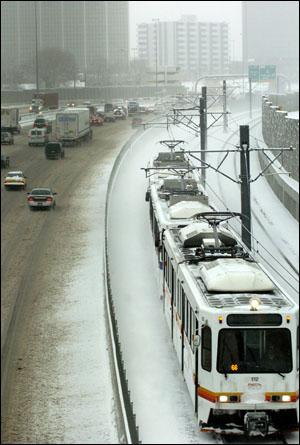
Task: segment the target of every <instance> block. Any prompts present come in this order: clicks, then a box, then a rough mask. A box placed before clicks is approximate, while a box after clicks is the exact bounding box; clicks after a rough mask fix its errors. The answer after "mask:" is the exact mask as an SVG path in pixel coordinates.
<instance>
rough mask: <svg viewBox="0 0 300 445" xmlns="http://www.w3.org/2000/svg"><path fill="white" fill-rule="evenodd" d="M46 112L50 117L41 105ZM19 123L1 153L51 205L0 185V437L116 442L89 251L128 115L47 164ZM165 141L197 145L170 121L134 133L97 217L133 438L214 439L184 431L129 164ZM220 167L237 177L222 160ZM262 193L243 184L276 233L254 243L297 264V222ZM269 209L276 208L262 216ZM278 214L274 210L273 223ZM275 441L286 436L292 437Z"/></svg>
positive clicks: (94, 264)
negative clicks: (33, 207) (32, 202)
mask: <svg viewBox="0 0 300 445" xmlns="http://www.w3.org/2000/svg"><path fill="white" fill-rule="evenodd" d="M45 117H46V116H45ZM47 117H49V118H50V119H51V113H50V116H47ZM52 117H53V114H52ZM26 119H27V120H26ZM26 119H24V121H23V123H22V121H21V125H22V127H23V124H24V127H23V131H22V134H21V135H20V136H16V137H15V145H14V146H9V147H8V146H7V147H2V151H4V153H5V154H9V156H10V158H11V165H10V170H12V169H21V170H23V171H24V173H25V174H26V175H27V176H28V182H29V184H28V189H29V190H30V188H31V187H33V186H37V185H39V186H42V185H44V186H47V185H48V186H52V187H53V188H54V189H55V191H57V192H58V196H57V209H56V210H55V212H34V213H32V212H29V210H28V208H27V205H26V197H25V195H24V193H23V192H20V191H10V192H7V191H5V190H3V187H2V189H1V192H2V200H1V206H2V207H1V210H2V220H1V225H2V231H1V237H2V239H1V241H2V243H1V249H2V250H1V260H2V263H1V267H2V289H1V290H2V311H1V312H2V328H1V329H2V348H3V349H2V358H4V359H5V360H4V361H2V366H3V369H2V371H4V373H2V376H3V378H4V382H5V388H4V390H3V393H2V395H3V396H4V397H3V399H2V401H3V406H2V408H3V409H2V415H3V418H2V425H3V426H2V442H3V443H123V441H124V437H123V436H122V426H121V421H120V415H119V407H118V402H117V397H116V395H115V382H114V381H112V377H111V376H112V373H111V370H110V365H111V355H110V349H111V345H110V341H109V339H108V337H107V331H106V315H105V308H104V298H103V294H104V292H103V266H102V253H103V241H104V216H105V215H104V209H105V194H106V187H107V181H108V177H109V174H110V171H111V168H112V164H113V162H114V159H115V157H116V155H117V154H118V152H119V150H120V149H121V147H122V145H123V144H124V143H125V141H126V140H128V138H129V137H130V136H131V135H133V134H134V131H133V130H132V129H131V126H130V123H129V121H125V122H118V123H116V124H106V125H104V127H103V128H96V129H94V139H93V141H92V142H91V143H87V144H83V145H82V146H81V147H73V148H71V147H70V148H68V147H67V150H66V159H65V160H61V161H47V160H46V159H45V158H44V154H43V149H42V148H40V147H28V145H27V139H26V133H27V130H26V125H30V124H31V122H32V120H33V116H27V117H26ZM235 120H236V123H235V124H233V122H231V124H230V125H231V126H232V128H233V129H234V130H237V128H238V124H245V123H247V118H246V117H245V115H240V116H237V115H236V116H235ZM25 122H26V123H25ZM210 134H211V136H210V137H209V147H215V146H218V147H219V148H220V147H223V146H224V140H226V139H229V138H230V140H229V142H230V143H231V144H236V143H237V141H238V135H235V136H233V137H232V132H228V134H223V133H222V130H220V129H216V130H214V131H213V133H210ZM256 135H257V134H256ZM173 137H174V138H179V139H184V140H186V141H187V143H188V144H186V146H185V148H186V149H187V146H189V147H191V149H195V147H199V137H196V136H195V134H191V133H186V131H185V130H183V129H180V128H177V127H176V128H175V127H170V129H169V131H166V130H164V129H162V128H149V129H146V130H145V131H143V130H140V131H139V132H138V134H137V137H136V140H135V141H134V142H133V143H132V144H131V146H130V149H129V150H128V152H126V153H125V155H124V158H123V160H122V162H121V163H120V165H119V167H118V171H117V173H116V176H115V178H114V183H113V188H112V191H111V196H110V201H109V215H108V222H109V240H108V241H109V260H110V271H111V280H112V290H113V296H114V300H115V307H116V312H117V317H118V325H119V332H120V337H121V339H122V341H121V343H122V350H123V354H124V360H125V366H126V369H127V373H128V374H127V375H128V379H129V388H130V390H131V397H132V400H133V403H134V411H135V413H136V415H137V424H138V426H139V430H140V439H141V440H142V441H143V443H215V438H214V437H212V436H209V435H207V434H200V433H199V432H198V431H197V426H196V419H195V416H194V413H193V406H192V403H191V401H190V398H189V395H188V392H187V389H186V386H185V382H184V381H183V379H182V376H181V372H180V370H179V369H178V363H177V359H176V356H175V353H174V349H173V346H172V343H171V339H170V338H169V331H168V329H167V325H166V322H165V318H164V315H163V312H162V306H161V300H160V295H159V288H158V279H157V259H156V256H155V252H154V247H153V240H152V236H151V232H150V223H149V211H148V203H147V202H145V192H146V188H147V181H146V179H145V173H144V171H142V170H141V168H142V167H145V166H146V165H147V164H148V161H149V158H150V157H151V156H154V155H156V153H157V152H158V151H161V148H162V146H161V145H160V144H159V141H160V140H162V139H172V138H173ZM213 141H214V144H213V143H212V142H213ZM215 144H216V145H215ZM254 165H255V164H254V163H253V174H255V172H256V170H254ZM228 168H230V169H232V174H235V175H236V174H237V172H236V169H237V166H235V163H234V162H232V163H230V164H229V165H226V169H228ZM255 168H258V167H255ZM226 171H227V170H226ZM5 172H6V170H2V172H1V179H2V183H3V178H4V175H5ZM207 178H208V185H209V191H210V193H211V197H212V199H214V200H216V205H219V206H220V201H219V202H217V199H216V194H218V195H219V196H220V197H221V199H222V201H224V198H226V197H227V196H226V195H228V196H230V200H229V201H228V203H227V204H226V205H228V206H229V207H230V208H231V210H235V211H238V210H239V193H238V190H235V189H232V190H231V189H229V188H228V187H229V186H228V184H227V183H226V186H224V185H222V184H221V182H220V179H219V177H217V176H214V174H209V175H208V177H207ZM218 188H219V190H218ZM224 190H226V192H227V193H224ZM265 193H266V191H265V190H263V192H262V191H260V190H256V191H253V198H254V203H255V205H256V201H258V205H256V208H255V213H256V215H257V218H258V219H259V221H260V222H262V221H263V222H264V219H266V220H270V221H272V224H269V226H270V227H271V228H272V227H273V229H274V230H275V232H272V233H270V234H269V235H270V236H265V238H266V239H264V240H263V243H264V245H266V247H267V248H268V250H269V249H270V250H271V252H273V254H274V256H275V257H278V248H277V247H278V246H277V247H276V248H275V249H274V246H273V247H272V243H271V240H272V238H273V239H278V240H279V239H280V250H282V251H283V253H284V256H286V257H287V258H288V261H289V262H290V263H291V264H293V265H294V266H295V267H296V266H297V264H298V263H297V262H295V258H297V250H296V248H295V249H294V250H293V249H291V248H290V247H291V246H292V245H294V244H293V243H294V241H295V227H297V223H295V222H294V221H293V220H290V219H289V217H288V216H287V214H286V211H285V210H284V209H283V208H282V207H280V208H278V207H277V204H278V203H277V204H276V205H275V204H274V205H273V207H272V203H271V201H270V198H269V196H268V197H267V195H265ZM224 195H225V196H224ZM257 196H258V197H257ZM262 197H266V199H267V201H268V202H264V201H262V199H261V198H262ZM272 199H274V196H273V198H272ZM255 200H256V201H255ZM260 209H263V211H264V213H262V212H261V213H262V215H260V213H259V212H260ZM268 209H270V212H272V211H273V212H274V209H275V216H274V215H273V216H272V213H269V210H268ZM279 211H280V212H281V213H282V215H283V216H280V224H277V221H276V219H277V218H278V213H277V212H279ZM264 215H265V216H264ZM262 216H264V218H263V217H262ZM274 218H275V219H274ZM255 221H256V219H255ZM255 221H254V224H255V225H254V231H255V236H257V238H258V239H260V238H259V236H261V235H262V234H263V233H265V230H261V231H260V232H259V230H260V228H261V225H260V224H257V223H256V222H255ZM263 226H264V228H266V225H265V224H263ZM287 226H288V227H289V230H288V231H287V230H285V228H286V227H287ZM268 230H269V228H268ZM265 243H268V244H265ZM297 244H298V243H297ZM297 244H296V245H297ZM282 258H283V256H282V257H281V258H280V261H281V262H282V261H283V260H282ZM283 285H285V283H284V281H283ZM78 419H79V420H78ZM287 439H288V443H297V442H298V440H297V439H298V435H297V434H292V435H290V436H289V437H288V438H287ZM256 443H259V442H256ZM263 443H266V442H265V441H264V442H263Z"/></svg>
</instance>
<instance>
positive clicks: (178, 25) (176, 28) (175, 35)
mask: <svg viewBox="0 0 300 445" xmlns="http://www.w3.org/2000/svg"><path fill="white" fill-rule="evenodd" d="M138 54H139V58H140V59H143V60H145V61H146V62H147V63H148V65H149V66H150V67H151V68H152V69H156V67H158V69H159V70H161V69H164V67H165V66H176V67H180V69H181V71H182V72H183V73H184V74H185V77H189V78H196V77H200V76H202V75H206V74H221V73H226V72H228V63H229V52H228V24H227V23H225V22H221V23H204V22H198V21H197V18H196V16H190V15H189V16H182V18H181V19H180V20H178V21H175V22H165V21H158V20H157V21H153V22H152V23H141V24H139V25H138Z"/></svg>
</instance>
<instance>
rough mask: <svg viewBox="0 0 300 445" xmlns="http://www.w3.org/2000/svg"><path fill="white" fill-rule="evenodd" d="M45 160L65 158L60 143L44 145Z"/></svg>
mask: <svg viewBox="0 0 300 445" xmlns="http://www.w3.org/2000/svg"><path fill="white" fill-rule="evenodd" d="M45 156H46V159H59V158H60V159H63V158H64V157H65V149H64V146H63V144H62V143H61V142H58V141H53V142H47V144H46V145H45Z"/></svg>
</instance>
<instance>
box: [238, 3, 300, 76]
mask: <svg viewBox="0 0 300 445" xmlns="http://www.w3.org/2000/svg"><path fill="white" fill-rule="evenodd" d="M242 17H243V65H244V71H245V72H247V70H248V64H256V65H277V73H279V74H280V73H281V74H284V75H286V76H289V77H290V78H291V79H294V80H296V79H298V77H299V2H298V1H243V2H242Z"/></svg>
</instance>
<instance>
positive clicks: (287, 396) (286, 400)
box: [281, 394, 291, 402]
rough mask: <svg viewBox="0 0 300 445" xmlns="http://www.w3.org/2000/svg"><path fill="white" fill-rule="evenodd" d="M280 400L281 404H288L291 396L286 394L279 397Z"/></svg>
mask: <svg viewBox="0 0 300 445" xmlns="http://www.w3.org/2000/svg"><path fill="white" fill-rule="evenodd" d="M281 400H282V401H283V402H290V401H291V396H289V395H288V394H283V396H282V397H281Z"/></svg>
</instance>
